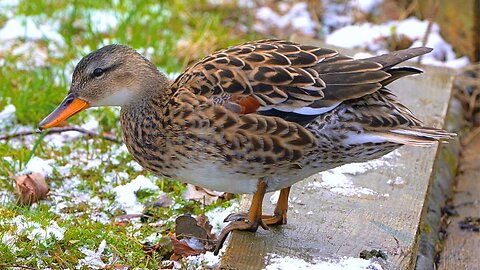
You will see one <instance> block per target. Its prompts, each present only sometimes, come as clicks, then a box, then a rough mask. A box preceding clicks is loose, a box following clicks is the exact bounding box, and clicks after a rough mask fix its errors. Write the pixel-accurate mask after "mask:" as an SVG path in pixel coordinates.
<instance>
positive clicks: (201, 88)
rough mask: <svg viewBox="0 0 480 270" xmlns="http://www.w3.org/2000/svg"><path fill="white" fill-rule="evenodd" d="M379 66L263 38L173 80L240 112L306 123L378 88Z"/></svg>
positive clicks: (382, 77) (205, 61) (383, 74)
mask: <svg viewBox="0 0 480 270" xmlns="http://www.w3.org/2000/svg"><path fill="white" fill-rule="evenodd" d="M382 69H383V65H382V64H380V63H376V62H374V61H369V60H355V59H352V58H350V57H346V56H343V55H340V54H339V53H338V52H336V51H334V50H331V49H325V48H318V47H315V46H308V45H299V44H295V43H292V42H288V41H279V40H263V41H257V42H250V43H245V44H242V45H239V46H233V47H230V48H227V49H225V50H222V51H219V52H216V53H214V54H212V55H209V56H207V57H206V58H204V59H203V60H202V61H200V62H198V63H196V64H194V65H193V66H191V67H190V68H188V69H187V70H186V71H185V72H184V73H183V74H182V75H180V76H179V77H178V78H177V79H176V80H175V82H174V83H173V85H172V87H173V89H179V88H187V89H189V90H190V91H192V92H193V93H194V94H197V95H202V96H205V97H207V98H211V99H212V100H214V102H215V103H217V104H221V105H224V106H226V107H227V108H228V109H230V110H232V111H236V112H238V113H239V114H249V113H256V114H260V115H267V116H277V117H280V118H283V119H285V120H287V121H290V122H296V123H299V124H301V125H306V124H308V123H309V122H310V121H312V120H313V119H315V118H316V117H317V116H318V115H321V114H323V113H325V112H328V111H330V110H332V109H334V108H335V107H337V106H338V105H339V104H340V103H341V102H342V101H344V100H349V99H354V98H359V97H362V96H364V95H367V94H370V93H373V92H375V91H377V90H378V89H380V88H381V87H382V81H385V80H387V79H388V78H390V77H391V76H392V75H391V74H389V73H388V72H387V71H385V70H382Z"/></svg>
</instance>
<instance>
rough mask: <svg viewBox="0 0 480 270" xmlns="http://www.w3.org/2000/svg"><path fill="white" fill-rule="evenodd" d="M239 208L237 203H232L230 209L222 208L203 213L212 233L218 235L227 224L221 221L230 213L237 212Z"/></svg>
mask: <svg viewBox="0 0 480 270" xmlns="http://www.w3.org/2000/svg"><path fill="white" fill-rule="evenodd" d="M239 207H240V205H239V203H238V202H234V203H232V205H231V206H230V207H227V208H225V209H223V208H215V209H213V210H210V211H208V212H206V213H205V216H207V218H208V220H209V221H210V225H212V233H215V234H217V235H218V234H219V233H220V231H222V229H223V228H224V227H225V226H226V225H227V224H228V223H225V222H223V220H224V219H225V218H226V217H227V216H228V215H229V214H231V213H236V212H238V208H239Z"/></svg>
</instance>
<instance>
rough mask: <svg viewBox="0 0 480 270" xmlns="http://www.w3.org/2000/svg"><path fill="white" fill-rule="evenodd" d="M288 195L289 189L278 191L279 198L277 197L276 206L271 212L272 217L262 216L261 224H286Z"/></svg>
mask: <svg viewBox="0 0 480 270" xmlns="http://www.w3.org/2000/svg"><path fill="white" fill-rule="evenodd" d="M289 194H290V187H287V188H284V189H282V190H280V196H279V197H278V201H277V205H276V206H275V210H274V211H273V216H269V215H264V216H263V217H262V219H263V222H264V223H265V224H266V225H268V226H270V225H283V224H287V211H288V195H289Z"/></svg>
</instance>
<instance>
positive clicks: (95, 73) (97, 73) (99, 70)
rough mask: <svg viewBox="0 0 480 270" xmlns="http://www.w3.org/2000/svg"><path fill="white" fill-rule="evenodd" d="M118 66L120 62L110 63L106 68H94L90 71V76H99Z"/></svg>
mask: <svg viewBox="0 0 480 270" xmlns="http://www.w3.org/2000/svg"><path fill="white" fill-rule="evenodd" d="M118 66H120V64H114V65H111V66H109V67H106V68H96V69H94V70H93V73H92V75H91V76H92V78H99V77H101V76H102V75H104V74H105V73H107V72H109V71H112V70H114V69H116V68H117V67H118Z"/></svg>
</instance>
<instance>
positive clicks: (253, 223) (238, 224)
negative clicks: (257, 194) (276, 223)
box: [213, 213, 268, 255]
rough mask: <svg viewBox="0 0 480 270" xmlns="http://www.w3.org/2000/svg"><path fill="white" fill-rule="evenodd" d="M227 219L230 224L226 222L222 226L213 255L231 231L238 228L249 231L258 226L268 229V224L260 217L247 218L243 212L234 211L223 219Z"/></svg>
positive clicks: (254, 230) (216, 253)
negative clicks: (225, 224) (224, 225)
mask: <svg viewBox="0 0 480 270" xmlns="http://www.w3.org/2000/svg"><path fill="white" fill-rule="evenodd" d="M227 219H230V220H232V222H230V224H228V225H227V226H226V227H225V228H223V230H222V232H221V233H220V236H219V237H218V240H217V245H216V246H215V251H214V252H213V253H214V254H215V255H218V253H219V251H220V249H221V248H222V246H223V243H224V242H225V240H226V239H227V236H228V235H229V234H230V232H231V231H234V230H238V231H249V232H256V231H257V229H258V227H259V226H261V227H262V228H263V229H265V230H268V226H267V225H266V224H265V222H263V220H262V219H261V218H260V219H258V220H249V219H248V215H247V214H245V213H235V214H230V215H229V216H228V217H227V218H226V219H225V220H226V221H229V220H227Z"/></svg>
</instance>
